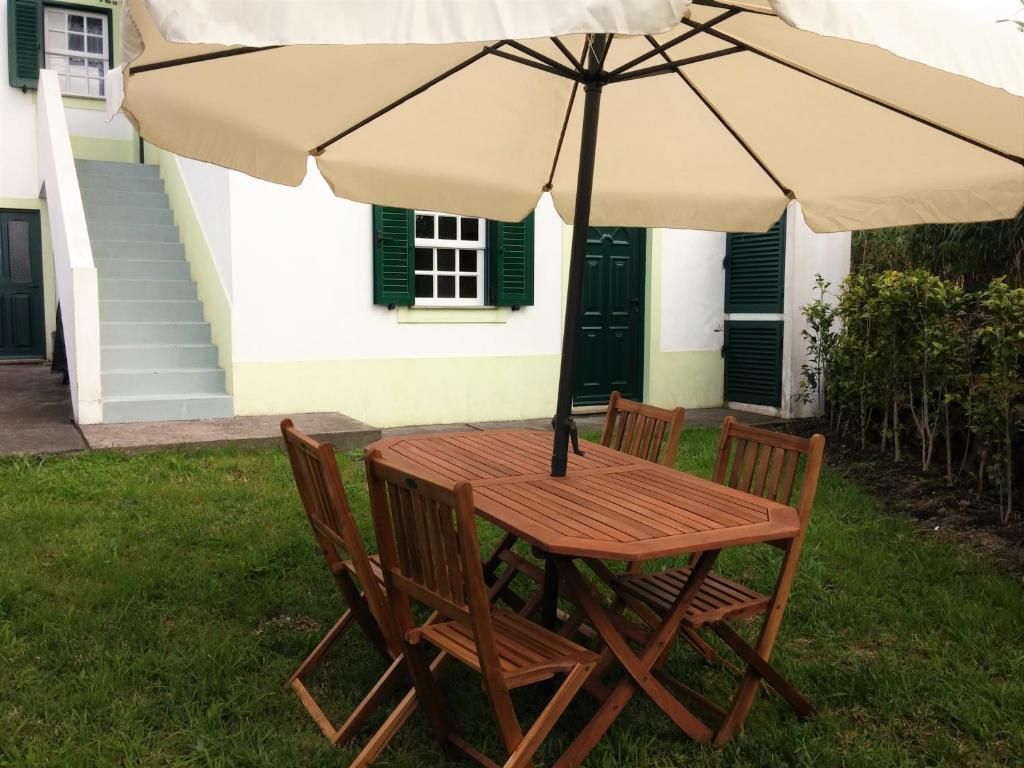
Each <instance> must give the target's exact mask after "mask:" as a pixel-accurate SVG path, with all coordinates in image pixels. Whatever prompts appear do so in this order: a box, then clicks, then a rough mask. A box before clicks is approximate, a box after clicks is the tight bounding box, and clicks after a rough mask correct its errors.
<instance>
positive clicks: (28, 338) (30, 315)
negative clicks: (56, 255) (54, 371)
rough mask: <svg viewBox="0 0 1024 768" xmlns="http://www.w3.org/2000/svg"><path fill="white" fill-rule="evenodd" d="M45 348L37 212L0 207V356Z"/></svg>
mask: <svg viewBox="0 0 1024 768" xmlns="http://www.w3.org/2000/svg"><path fill="white" fill-rule="evenodd" d="M45 351H46V346H45V339H44V324H43V269H42V243H41V239H40V235H39V212H38V211H0V358H21V357H24V358H32V357H42V356H43V355H44V353H45Z"/></svg>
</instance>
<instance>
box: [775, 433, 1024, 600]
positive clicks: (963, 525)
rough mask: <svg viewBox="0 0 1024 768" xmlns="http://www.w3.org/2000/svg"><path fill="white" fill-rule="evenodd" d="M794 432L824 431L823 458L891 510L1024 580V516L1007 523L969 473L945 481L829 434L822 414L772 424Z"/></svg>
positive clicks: (932, 473) (929, 533)
mask: <svg viewBox="0 0 1024 768" xmlns="http://www.w3.org/2000/svg"><path fill="white" fill-rule="evenodd" d="M773 426H774V428H776V429H778V430H780V431H783V432H788V433H790V434H796V435H803V436H807V435H811V434H813V433H815V432H822V433H824V434H825V435H826V436H827V437H828V449H827V450H826V451H825V460H826V463H827V464H828V465H830V466H831V467H832V468H833V469H835V470H836V471H839V472H841V473H842V474H843V475H844V476H845V477H848V478H849V479H850V480H853V481H855V482H857V483H859V484H860V485H862V486H864V487H865V488H867V489H869V490H870V491H871V492H872V493H874V494H875V495H876V496H877V497H879V498H880V499H881V500H882V501H883V502H884V504H885V508H886V510H887V511H888V512H890V513H891V514H896V515H904V516H906V517H910V518H911V519H913V520H914V521H916V523H917V527H918V528H919V529H920V531H921V533H922V535H926V536H935V537H939V538H942V539H945V540H948V541H951V542H953V543H954V544H955V545H956V546H957V547H963V548H967V549H969V550H971V551H972V552H975V553H977V554H981V555H983V556H985V557H986V558H989V559H991V560H993V561H995V562H996V563H998V564H999V565H1001V566H1002V567H1004V568H1006V569H1008V570H1009V571H1010V572H1012V573H1014V574H1015V575H1016V576H1017V577H1018V578H1019V579H1020V580H1021V581H1022V582H1024V517H1022V516H1021V514H1020V513H1019V512H1018V514H1017V516H1016V518H1015V519H1014V520H1012V521H1011V522H1010V524H1009V525H1003V524H1001V523H1000V522H999V505H998V503H997V501H996V500H994V499H992V498H989V497H986V496H984V495H982V496H979V495H978V493H977V492H976V490H975V489H974V487H973V484H972V483H971V481H970V478H966V479H961V481H960V482H954V484H953V485H947V484H946V479H945V477H943V476H942V475H941V474H938V473H935V472H927V473H926V472H922V471H921V468H920V467H919V466H917V465H916V464H915V463H914V461H913V460H909V461H908V460H903V461H900V462H896V461H894V460H893V458H892V455H891V454H882V453H879V452H878V451H877V450H872V449H871V448H868V449H866V450H865V449H862V448H861V447H860V445H859V444H855V443H853V442H851V441H850V440H846V441H843V440H841V439H840V438H838V437H837V436H835V435H830V434H829V432H828V425H827V424H826V423H825V422H823V421H822V420H819V419H800V420H797V421H790V422H785V423H780V424H776V425H773Z"/></svg>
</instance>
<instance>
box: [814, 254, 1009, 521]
mask: <svg viewBox="0 0 1024 768" xmlns="http://www.w3.org/2000/svg"><path fill="white" fill-rule="evenodd" d="M817 286H818V291H819V297H818V299H816V300H815V301H813V302H811V303H810V304H808V305H807V306H805V307H803V314H804V316H805V317H806V318H807V323H808V330H807V331H805V332H804V337H805V339H806V340H807V344H808V352H809V355H808V356H809V359H810V360H809V363H808V364H807V365H805V366H804V377H803V378H804V381H803V387H802V390H801V395H800V396H801V397H802V398H803V399H805V400H808V401H811V400H813V399H814V398H823V399H824V403H823V404H824V406H825V408H826V412H827V413H828V415H829V419H830V422H831V424H832V428H833V429H834V430H837V431H839V432H841V433H843V434H851V433H852V434H854V435H856V436H857V437H858V439H859V440H860V443H861V446H862V447H867V445H868V444H869V442H871V441H875V442H877V444H878V447H879V449H880V450H882V451H886V450H890V446H891V450H892V451H893V455H894V458H895V459H896V460H900V459H901V458H903V456H904V454H905V453H906V450H907V447H908V445H913V446H914V447H916V449H917V452H918V453H919V460H920V464H921V468H922V469H923V470H926V471H927V470H928V469H930V468H931V467H932V466H933V465H934V464H935V463H936V454H937V449H938V448H940V447H941V448H942V454H943V459H944V464H945V470H946V477H947V480H948V481H949V482H953V480H954V479H955V477H956V475H958V474H959V473H961V472H963V471H965V470H966V469H967V468H968V467H970V468H971V469H973V471H974V472H975V474H976V476H977V480H978V489H979V492H980V491H982V490H983V489H984V488H985V487H986V486H988V487H991V488H992V489H993V490H995V491H996V492H997V493H998V494H999V497H1000V507H1001V510H1002V512H1001V518H1002V520H1003V522H1008V521H1009V520H1010V518H1011V516H1012V515H1013V510H1014V496H1015V495H1017V492H1016V487H1017V485H1018V481H1019V480H1020V479H1021V478H1020V477H1018V475H1020V474H1021V469H1020V466H1019V465H1020V463H1021V462H1020V461H1018V460H1017V459H1016V456H1017V455H1018V453H1019V451H1020V450H1022V449H1024V446H1022V442H1024V440H1022V429H1024V385H1022V384H1021V373H1022V366H1024V288H1012V287H1010V286H1009V285H1007V283H1006V282H1005V281H1004V280H1003V279H1002V278H996V279H993V280H991V281H990V282H989V283H988V285H987V286H985V287H984V288H982V289H981V290H976V291H968V290H965V289H964V288H963V287H961V286H960V285H959V284H958V283H957V282H954V281H952V280H947V279H944V278H942V277H939V276H937V275H935V274H932V273H931V272H929V271H927V270H924V269H911V270H907V271H897V270H885V271H881V272H878V271H874V270H871V269H864V270H862V271H860V272H857V273H854V274H851V275H850V276H849V277H847V278H846V280H844V281H843V284H842V285H841V286H840V288H839V291H838V294H837V295H836V296H835V297H834V298H835V301H834V302H833V301H831V300H830V297H831V293H830V290H831V285H830V284H829V283H827V282H826V281H824V280H822V279H821V276H820V275H819V276H818V278H817ZM955 455H959V456H960V458H959V460H957V459H956V456H955Z"/></svg>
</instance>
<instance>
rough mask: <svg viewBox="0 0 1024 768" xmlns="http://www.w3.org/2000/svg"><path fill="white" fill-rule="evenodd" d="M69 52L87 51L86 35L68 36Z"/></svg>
mask: <svg viewBox="0 0 1024 768" xmlns="http://www.w3.org/2000/svg"><path fill="white" fill-rule="evenodd" d="M68 50H70V51H84V50H85V35H75V34H70V35H68Z"/></svg>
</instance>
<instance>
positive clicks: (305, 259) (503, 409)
mask: <svg viewBox="0 0 1024 768" xmlns="http://www.w3.org/2000/svg"><path fill="white" fill-rule="evenodd" d="M0 4H2V5H3V6H4V8H3V11H4V12H3V13H2V14H0V24H3V30H2V32H0V40H2V41H3V42H2V44H3V45H5V46H7V55H4V56H0V62H2V63H0V66H3V67H6V68H7V72H6V74H5V75H4V76H3V77H2V84H0V256H2V259H0V266H2V271H0V359H3V358H43V357H46V356H48V355H50V354H52V337H53V332H54V331H55V329H56V317H57V305H58V302H59V304H60V307H61V316H62V323H63V339H64V341H65V346H66V347H67V352H68V363H69V368H70V369H71V370H70V373H71V384H72V386H71V394H72V401H73V404H74V407H75V414H76V418H77V419H78V420H79V421H80V422H82V423H96V422H101V421H139V420H143V421H145V420H164V419H180V418H205V417H215V416H226V415H232V414H236V415H249V414H286V413H295V412H308V411H340V412H343V413H345V414H348V415H350V416H353V417H355V418H358V419H361V420H363V421H366V422H369V423H371V424H373V425H375V426H379V427H386V426H396V425H406V424H417V423H426V422H455V421H471V420H472V421H480V420H500V419H517V418H530V417H540V416H547V415H550V414H551V413H552V412H553V410H554V396H555V389H556V383H557V376H558V354H559V349H560V342H561V339H560V334H561V316H562V312H563V304H564V287H565V279H566V274H567V264H568V252H569V249H568V244H569V228H567V227H566V226H564V225H563V224H562V222H561V221H560V219H559V218H558V216H557V215H556V214H555V211H554V209H553V207H552V206H551V204H550V201H548V200H547V199H546V198H545V199H544V200H542V202H541V204H540V206H539V207H538V208H537V210H536V211H535V213H534V214H533V215H532V216H531V217H530V218H529V219H527V220H526V221H525V222H520V223H513V224H508V223H498V222H489V221H483V220H479V219H467V218H460V217H455V216H448V215H445V214H443V213H436V212H426V211H415V212H413V211H403V210H398V209H388V208H376V207H373V206H367V205H362V204H356V203H351V202H348V201H345V200H341V199H338V198H335V197H334V196H333V195H332V194H331V193H330V191H329V190H328V188H327V185H326V184H325V183H324V182H323V180H322V179H321V178H320V177H319V175H318V173H317V171H316V170H315V167H314V166H312V164H311V166H310V173H309V176H308V177H307V179H306V181H305V182H304V183H303V184H302V185H301V186H300V187H298V188H289V187H282V186H276V185H273V184H269V183H267V182H263V181H259V180H256V179H253V178H250V177H248V176H245V175H243V174H240V173H237V172H233V171H227V170H225V169H222V168H219V167H215V166H212V165H207V164H203V163H199V162H196V161H192V160H188V159H184V158H180V157H176V156H173V155H170V154H168V153H164V152H162V151H160V150H159V149H157V148H155V147H152V146H149V145H145V146H142V145H141V144H140V142H139V140H138V137H137V135H136V134H135V133H134V131H133V128H132V126H131V124H130V123H129V122H128V121H127V120H126V119H125V118H124V117H123V116H121V115H117V116H116V117H115V118H114V119H113V120H112V121H110V122H107V121H106V119H105V117H104V112H103V109H104V101H103V96H104V87H105V84H104V80H103V76H104V75H105V73H106V72H107V70H108V69H109V68H110V67H112V66H114V65H115V64H116V61H115V59H114V57H115V52H116V51H117V50H118V44H117V43H118V40H117V36H118V30H119V23H118V21H119V8H118V2H117V0H82V1H81V2H77V3H65V2H59V3H58V2H53V3H50V2H46V1H45V0H0ZM41 67H44V68H45V69H46V70H49V72H52V73H54V74H49V73H48V72H44V73H43V74H42V75H40V68H41ZM58 89H59V90H60V91H62V93H60V92H58ZM680 183H686V182H685V180H680ZM590 234H591V237H590V242H591V251H590V254H589V259H588V271H587V279H586V290H585V297H584V309H585V312H584V317H583V319H582V321H581V324H580V334H581V339H582V340H581V347H580V365H579V377H578V382H577V386H576V404H577V406H578V407H581V408H582V407H585V406H600V405H602V404H603V403H605V402H606V401H607V398H608V395H609V393H610V392H611V391H612V390H613V389H618V390H620V391H622V392H623V393H624V394H626V395H627V396H629V397H634V398H637V399H643V400H646V401H648V402H652V403H655V404H658V405H675V404H681V405H685V406H687V407H711V406H721V405H723V404H731V405H735V406H736V407H740V408H751V409H756V410H765V411H767V412H771V413H778V414H780V415H794V414H797V413H798V412H799V410H800V408H801V407H802V406H799V405H798V404H796V403H795V401H794V399H793V394H794V393H795V392H796V390H797V389H798V388H799V374H800V368H801V365H802V363H803V362H804V359H805V353H804V343H803V340H802V338H801V331H802V329H803V326H802V322H801V316H800V311H799V308H800V307H801V306H802V305H803V304H804V303H806V302H807V301H808V300H810V299H811V298H812V296H811V290H812V288H813V283H814V275H815V273H821V274H823V275H824V276H825V277H826V278H827V279H829V280H832V281H833V282H835V281H837V280H839V279H841V278H842V277H843V276H844V275H845V274H846V272H847V271H848V268H849V252H850V237H849V235H848V234H838V235H817V234H814V233H812V232H811V231H810V230H809V229H808V228H807V226H806V225H805V224H804V221H803V217H802V215H801V213H800V209H799V207H798V206H797V205H796V204H795V203H793V204H791V205H790V207H789V210H788V211H787V214H786V216H785V218H784V219H783V221H782V222H780V225H778V226H776V227H775V228H774V229H773V230H772V231H771V232H769V233H767V234H764V235H726V234H723V233H713V232H695V231H676V230H660V229H649V230H642V229H628V228H595V229H593V230H591V233H590Z"/></svg>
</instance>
